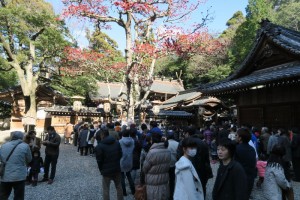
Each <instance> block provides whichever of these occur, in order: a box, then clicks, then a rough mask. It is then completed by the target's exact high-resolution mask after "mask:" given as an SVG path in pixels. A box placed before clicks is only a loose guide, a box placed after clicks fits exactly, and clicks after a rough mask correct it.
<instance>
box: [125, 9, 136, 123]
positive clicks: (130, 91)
mask: <svg viewBox="0 0 300 200" xmlns="http://www.w3.org/2000/svg"><path fill="white" fill-rule="evenodd" d="M131 21H132V16H131V13H130V12H128V13H127V23H126V25H125V34H126V50H125V57H126V64H127V73H126V86H127V101H128V103H127V106H126V107H127V120H129V119H131V120H134V97H133V90H134V88H133V87H132V84H133V79H132V77H131V74H130V73H131V69H132V53H133V52H132V37H131Z"/></svg>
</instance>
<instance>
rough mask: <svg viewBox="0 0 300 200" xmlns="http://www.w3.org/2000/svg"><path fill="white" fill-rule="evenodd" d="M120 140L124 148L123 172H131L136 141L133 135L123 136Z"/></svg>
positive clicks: (121, 164) (121, 162) (121, 163)
mask: <svg viewBox="0 0 300 200" xmlns="http://www.w3.org/2000/svg"><path fill="white" fill-rule="evenodd" d="M119 142H120V145H121V149H122V158H121V160H120V166H121V172H129V171H131V170H132V159H133V149H134V141H133V139H132V138H131V137H122V139H121V140H119Z"/></svg>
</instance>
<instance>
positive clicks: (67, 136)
mask: <svg viewBox="0 0 300 200" xmlns="http://www.w3.org/2000/svg"><path fill="white" fill-rule="evenodd" d="M73 131H74V125H73V124H71V123H70V122H69V123H67V125H66V126H65V133H64V136H65V144H69V143H70V138H71V135H72V132H73Z"/></svg>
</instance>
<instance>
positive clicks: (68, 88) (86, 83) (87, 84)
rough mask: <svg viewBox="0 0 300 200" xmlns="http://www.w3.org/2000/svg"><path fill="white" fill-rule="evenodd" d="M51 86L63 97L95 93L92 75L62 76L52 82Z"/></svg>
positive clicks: (95, 87) (94, 82)
mask: <svg viewBox="0 0 300 200" xmlns="http://www.w3.org/2000/svg"><path fill="white" fill-rule="evenodd" d="M51 86H52V87H53V88H54V89H56V90H58V91H60V92H62V94H64V96H69V97H71V96H74V95H81V96H86V94H87V93H93V92H96V91H97V84H96V80H95V78H94V77H93V76H92V75H85V76H76V78H75V77H74V76H63V77H56V78H55V79H53V80H52V83H51Z"/></svg>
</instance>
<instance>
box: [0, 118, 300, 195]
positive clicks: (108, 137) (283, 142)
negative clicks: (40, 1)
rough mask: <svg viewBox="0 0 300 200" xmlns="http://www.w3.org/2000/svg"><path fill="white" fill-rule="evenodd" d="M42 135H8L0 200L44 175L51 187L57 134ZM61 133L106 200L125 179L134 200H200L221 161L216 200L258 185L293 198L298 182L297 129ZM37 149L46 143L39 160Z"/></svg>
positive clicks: (127, 128) (89, 126) (79, 127)
mask: <svg viewBox="0 0 300 200" xmlns="http://www.w3.org/2000/svg"><path fill="white" fill-rule="evenodd" d="M47 132H48V134H47V136H46V138H45V140H44V141H41V139H39V138H37V137H36V134H35V132H34V131H31V132H29V133H28V134H27V135H26V136H25V138H24V139H23V137H24V135H23V133H22V132H13V133H12V139H11V141H9V142H7V143H5V144H3V145H2V147H1V149H0V156H1V160H2V161H3V160H5V159H7V157H9V156H8V155H9V154H10V152H13V151H14V147H15V149H16V150H15V153H14V156H12V157H11V158H10V160H9V161H7V165H6V167H7V170H6V171H5V173H4V175H3V176H2V177H1V185H0V199H8V197H9V195H10V193H11V191H12V189H14V194H15V197H19V199H24V187H25V184H32V186H36V185H37V183H38V180H37V179H38V174H39V173H40V172H41V171H42V170H44V177H43V179H42V181H47V182H48V184H52V183H53V181H54V178H55V172H56V164H57V160H58V156H59V145H60V143H61V137H60V136H59V134H57V133H56V131H55V129H54V128H53V127H52V126H50V127H48V128H47ZM64 134H65V135H64V136H65V140H64V143H65V144H66V145H68V144H70V139H71V138H72V140H73V144H74V145H75V146H76V147H77V148H76V149H77V152H78V153H79V155H81V156H87V155H90V156H91V157H95V158H96V161H97V164H98V168H99V171H100V173H101V175H102V193H103V199H104V200H107V199H109V197H110V184H111V181H113V182H114V185H115V188H116V191H117V199H118V200H121V199H124V196H127V195H128V191H127V190H126V183H127V182H128V184H129V185H128V186H129V188H130V193H131V194H133V195H135V197H136V199H148V200H156V199H157V200H169V199H175V200H182V199H190V200H193V199H195V200H196V199H197V200H198V199H200V200H201V199H205V197H206V192H207V191H206V185H207V182H208V180H209V179H210V178H212V177H213V173H212V168H211V164H219V168H218V171H217V174H216V175H215V176H216V178H215V182H214V187H213V191H212V197H213V199H214V200H222V199H230V200H244V199H245V200H246V199H251V192H252V189H253V187H258V188H261V189H262V190H263V192H264V194H265V198H266V199H270V200H279V199H280V200H281V199H293V189H292V185H291V180H292V179H293V180H294V181H298V182H300V134H299V130H298V129H297V128H291V129H290V130H288V131H286V130H284V129H272V131H270V129H268V128H267V127H262V128H261V130H259V129H257V128H255V127H249V126H241V127H236V126H235V125H233V124H229V123H224V124H223V125H222V126H217V125H215V124H214V123H212V124H210V125H208V126H206V127H204V128H203V129H198V128H196V127H195V126H192V125H191V126H186V127H176V126H169V127H166V128H165V129H164V130H162V129H161V128H159V126H158V124H157V122H155V121H152V122H150V124H149V125H148V124H142V125H141V126H140V127H138V126H136V125H135V124H134V123H128V124H121V123H120V122H115V123H108V124H105V123H101V122H93V123H87V122H79V123H78V124H76V125H75V126H73V125H72V124H70V123H68V124H67V125H66V127H65V133H64ZM17 145H19V148H18V146H17ZM41 145H45V159H44V160H43V159H42V158H41V156H40V149H41ZM11 163H14V165H12V164H11ZM50 165H51V170H50ZM14 167H17V169H21V168H22V170H20V172H18V174H16V172H14V171H11V170H14ZM49 172H50V176H49ZM291 172H293V173H291ZM126 179H127V182H126ZM136 180H138V181H136ZM255 180H257V182H256V183H255Z"/></svg>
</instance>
